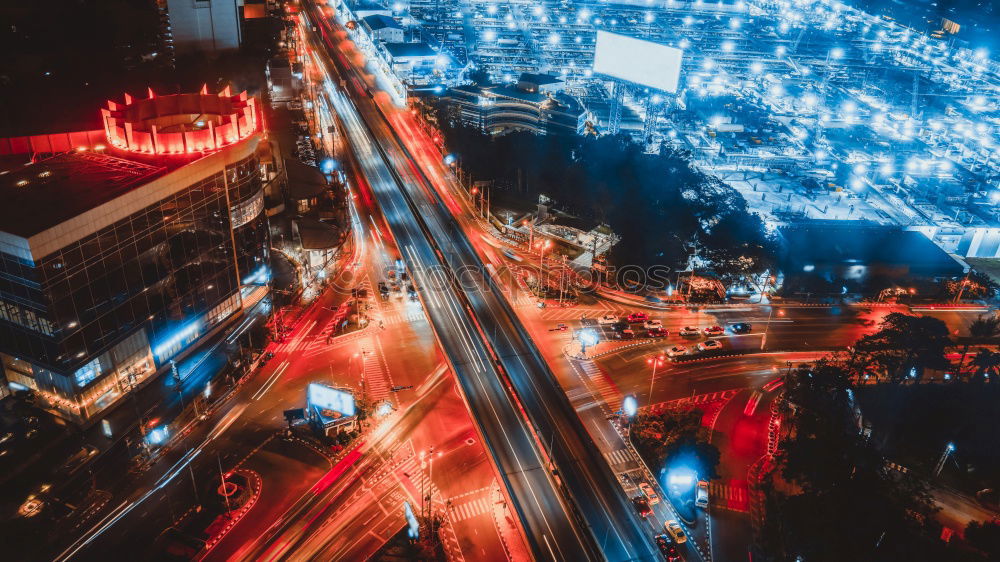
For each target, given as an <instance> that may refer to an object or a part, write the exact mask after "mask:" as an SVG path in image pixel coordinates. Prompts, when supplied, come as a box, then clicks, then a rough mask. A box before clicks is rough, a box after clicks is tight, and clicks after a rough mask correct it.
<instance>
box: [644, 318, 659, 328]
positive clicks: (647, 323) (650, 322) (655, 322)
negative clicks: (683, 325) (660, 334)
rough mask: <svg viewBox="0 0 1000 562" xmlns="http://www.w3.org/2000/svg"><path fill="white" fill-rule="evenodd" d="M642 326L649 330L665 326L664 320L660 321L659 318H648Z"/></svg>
mask: <svg viewBox="0 0 1000 562" xmlns="http://www.w3.org/2000/svg"><path fill="white" fill-rule="evenodd" d="M642 327H643V328H646V329H647V330H658V329H661V328H663V322H660V321H659V320H646V321H645V322H644V323H643V324H642Z"/></svg>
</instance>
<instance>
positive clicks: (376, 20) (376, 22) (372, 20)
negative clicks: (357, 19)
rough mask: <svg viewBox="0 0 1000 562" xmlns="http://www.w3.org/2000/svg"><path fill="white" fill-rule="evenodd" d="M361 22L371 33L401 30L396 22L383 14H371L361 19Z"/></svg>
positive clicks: (401, 27)
mask: <svg viewBox="0 0 1000 562" xmlns="http://www.w3.org/2000/svg"><path fill="white" fill-rule="evenodd" d="M361 21H363V22H365V25H367V26H368V28H369V29H371V30H372V31H378V30H379V29H403V26H401V25H399V22H398V21H396V20H394V19H392V18H390V17H389V16H386V15H383V14H372V15H370V16H366V17H363V18H361Z"/></svg>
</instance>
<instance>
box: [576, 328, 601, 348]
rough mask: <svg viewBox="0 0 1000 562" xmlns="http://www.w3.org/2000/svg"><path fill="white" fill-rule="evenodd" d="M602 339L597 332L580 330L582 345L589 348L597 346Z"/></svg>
mask: <svg viewBox="0 0 1000 562" xmlns="http://www.w3.org/2000/svg"><path fill="white" fill-rule="evenodd" d="M598 341H600V338H598V337H597V332H595V331H593V330H580V343H582V344H583V345H585V346H587V347H591V346H594V345H597V342H598Z"/></svg>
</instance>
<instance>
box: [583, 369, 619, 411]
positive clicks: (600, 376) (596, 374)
mask: <svg viewBox="0 0 1000 562" xmlns="http://www.w3.org/2000/svg"><path fill="white" fill-rule="evenodd" d="M577 365H579V367H580V369H581V370H582V371H583V374H584V376H586V377H587V380H589V381H590V384H591V386H592V387H593V388H595V389H596V390H597V392H598V393H599V394H600V395H601V398H602V399H603V400H604V403H605V404H607V405H608V406H609V407H612V408H617V407H618V406H619V405H621V403H622V392H621V390H619V389H618V386H617V385H615V383H614V382H612V380H611V377H609V376H608V375H607V374H605V373H604V371H602V370H601V368H600V367H598V366H597V363H594V362H593V361H579V362H577Z"/></svg>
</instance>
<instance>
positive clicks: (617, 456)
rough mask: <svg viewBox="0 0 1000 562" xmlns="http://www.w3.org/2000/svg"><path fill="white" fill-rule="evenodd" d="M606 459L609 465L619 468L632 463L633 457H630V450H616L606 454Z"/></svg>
mask: <svg viewBox="0 0 1000 562" xmlns="http://www.w3.org/2000/svg"><path fill="white" fill-rule="evenodd" d="M604 458H605V459H607V461H608V464H609V465H611V466H617V465H620V464H625V463H628V462H631V461H632V456H631V455H629V452H628V449H615V450H614V451H608V452H605V453H604Z"/></svg>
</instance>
